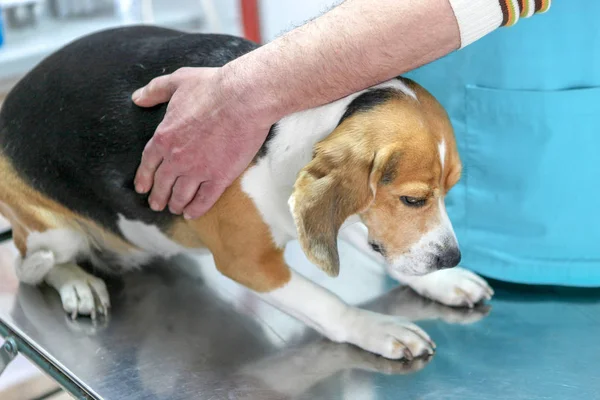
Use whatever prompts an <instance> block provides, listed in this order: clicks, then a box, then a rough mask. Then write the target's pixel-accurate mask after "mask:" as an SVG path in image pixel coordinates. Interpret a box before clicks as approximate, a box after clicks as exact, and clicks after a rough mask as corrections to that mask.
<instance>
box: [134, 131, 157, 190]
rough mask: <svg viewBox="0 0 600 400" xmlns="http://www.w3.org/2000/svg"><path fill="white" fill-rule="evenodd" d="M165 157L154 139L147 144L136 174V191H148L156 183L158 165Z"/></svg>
mask: <svg viewBox="0 0 600 400" xmlns="http://www.w3.org/2000/svg"><path fill="white" fill-rule="evenodd" d="M162 161H163V157H162V156H161V155H160V152H159V151H158V149H157V146H156V144H155V143H154V141H153V140H152V139H150V141H149V142H148V144H147V145H146V148H145V149H144V152H143V153H142V162H141V163H140V166H139V167H138V169H137V172H136V174H135V180H134V183H135V191H136V192H138V193H140V194H141V193H148V192H149V191H150V189H152V185H153V183H154V174H155V173H156V170H157V169H158V166H159V165H160V164H161V163H162Z"/></svg>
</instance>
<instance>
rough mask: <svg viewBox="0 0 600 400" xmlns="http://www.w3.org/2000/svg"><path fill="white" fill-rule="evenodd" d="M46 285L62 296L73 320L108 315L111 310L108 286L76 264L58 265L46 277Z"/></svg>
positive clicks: (65, 308)
mask: <svg viewBox="0 0 600 400" xmlns="http://www.w3.org/2000/svg"><path fill="white" fill-rule="evenodd" d="M45 281H46V283H48V284H49V285H50V286H52V287H53V288H54V289H56V290H57V291H58V293H59V294H60V298H61V301H62V305H63V308H64V310H65V311H66V312H68V313H69V314H71V317H72V318H76V317H77V316H78V315H90V316H91V317H92V319H95V318H96V314H97V313H99V314H103V315H106V314H107V313H108V309H109V308H110V297H109V295H108V290H107V289H106V284H105V283H104V281H103V280H102V279H100V278H97V277H95V276H93V275H91V274H89V273H87V272H85V271H84V270H83V269H82V268H81V267H80V266H79V265H77V264H74V263H66V264H58V265H55V266H54V268H52V269H51V270H50V271H49V272H48V274H47V275H46V277H45Z"/></svg>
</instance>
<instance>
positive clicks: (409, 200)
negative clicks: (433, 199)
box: [400, 196, 427, 207]
mask: <svg viewBox="0 0 600 400" xmlns="http://www.w3.org/2000/svg"><path fill="white" fill-rule="evenodd" d="M400 201H401V202H402V203H403V204H404V205H406V206H409V207H423V206H424V205H425V202H426V201H427V199H420V198H418V197H409V196H401V197H400Z"/></svg>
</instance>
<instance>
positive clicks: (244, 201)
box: [173, 179, 291, 292]
mask: <svg viewBox="0 0 600 400" xmlns="http://www.w3.org/2000/svg"><path fill="white" fill-rule="evenodd" d="M183 221H184V220H181V222H179V223H178V224H177V225H176V226H175V229H174V231H173V232H174V236H173V238H174V239H177V238H179V240H181V238H182V237H184V238H185V239H184V240H185V242H184V241H180V243H182V244H184V245H185V243H186V242H187V243H203V244H205V245H206V247H208V248H209V249H210V251H211V252H212V254H213V257H214V260H215V264H216V265H217V268H218V269H219V271H221V273H223V274H224V275H226V276H227V277H229V278H231V279H233V280H234V281H236V282H239V283H241V284H242V285H244V286H246V287H248V288H250V289H252V290H254V291H257V292H268V291H271V290H274V289H277V288H278V287H281V286H283V285H285V284H286V283H287V282H288V281H289V280H290V278H291V273H290V270H289V268H288V266H287V265H286V263H285V261H284V258H283V250H282V249H279V248H277V247H276V246H275V244H274V243H273V239H272V237H271V232H270V230H269V227H268V226H267V225H266V224H265V223H264V221H263V219H262V217H261V215H260V213H259V212H258V210H257V209H256V207H255V205H254V203H253V202H252V200H251V199H250V198H249V197H248V195H246V193H244V192H243V191H242V188H241V184H240V180H239V179H238V180H236V181H235V182H234V184H233V185H231V186H230V187H229V188H228V189H227V190H226V191H225V193H224V194H223V195H222V196H221V198H220V199H219V200H218V201H217V203H216V204H215V205H214V206H213V207H212V208H211V209H210V210H209V212H208V213H206V214H205V215H204V216H202V217H200V218H198V219H196V220H191V221H185V225H186V226H184V224H183V223H182V222H183Z"/></svg>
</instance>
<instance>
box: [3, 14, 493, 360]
mask: <svg viewBox="0 0 600 400" xmlns="http://www.w3.org/2000/svg"><path fill="white" fill-rule="evenodd" d="M256 47H257V45H256V44H254V43H252V42H249V41H247V40H244V39H241V38H237V37H232V36H227V35H215V34H186V33H183V32H179V31H175V30H170V29H163V28H158V27H149V26H130V27H124V28H115V29H110V30H106V31H102V32H98V33H94V34H91V35H88V36H86V37H83V38H80V39H78V40H76V41H74V42H72V43H70V44H68V45H67V46H65V47H64V48H62V49H60V50H58V51H57V52H55V53H53V54H52V55H50V56H49V57H48V58H46V59H45V60H43V61H42V62H41V63H40V64H39V65H38V66H37V67H35V68H34V69H33V70H32V71H31V72H30V73H29V74H27V75H26V76H25V77H24V78H23V79H22V80H21V81H20V82H19V83H18V84H17V85H16V86H15V87H14V88H13V90H12V91H11V92H10V93H9V95H8V96H7V98H6V101H5V102H4V104H3V107H2V110H1V112H0V212H1V213H2V214H3V215H4V216H5V217H6V218H8V220H9V221H10V223H11V225H12V229H13V237H14V242H15V244H16V246H17V248H18V250H19V252H20V257H19V258H18V260H17V261H16V272H17V275H18V277H19V279H20V281H21V282H24V283H26V284H40V283H42V282H46V283H47V284H49V285H50V286H52V287H54V288H56V290H57V291H58V292H59V293H60V296H61V300H62V304H63V308H64V309H65V311H67V312H69V313H72V314H73V315H74V316H76V315H78V314H81V315H91V316H92V317H95V316H96V313H106V312H107V310H108V308H109V305H110V303H109V296H108V293H107V290H106V286H105V284H104V282H103V281H102V280H101V279H99V278H98V277H95V276H92V275H90V274H89V273H88V272H85V271H84V270H83V269H82V268H81V267H80V266H79V265H80V264H81V263H83V262H87V263H89V264H91V265H92V266H93V267H94V268H96V269H98V270H103V271H106V272H117V273H118V272H123V271H127V270H130V269H132V268H136V267H139V266H143V265H144V264H146V263H148V262H149V261H150V260H151V259H153V258H155V257H165V258H168V257H171V256H174V255H177V254H181V253H194V252H203V251H204V252H205V251H210V252H211V253H212V256H213V258H214V261H215V264H216V266H217V268H218V270H219V271H220V272H221V273H222V274H224V275H226V276H227V277H229V278H231V279H232V280H234V281H236V282H238V283H240V284H241V285H243V286H245V287H247V288H249V289H251V290H253V291H254V292H256V293H258V294H259V295H260V296H261V297H262V298H263V299H264V300H266V301H267V302H269V303H271V304H273V305H275V306H276V307H278V308H280V309H281V310H283V311H285V312H287V313H288V314H290V315H291V316H293V317H295V318H297V319H299V320H301V321H303V322H304V323H306V324H307V325H308V326H310V327H312V328H314V329H316V330H317V331H319V332H320V333H321V334H323V335H325V336H326V337H327V338H329V339H331V340H332V341H335V342H346V343H351V344H354V345H356V346H358V347H360V348H362V349H365V350H367V351H370V352H373V353H375V354H379V355H382V356H384V357H386V358H390V359H399V358H405V357H406V358H412V357H416V356H419V355H422V354H431V353H433V351H434V348H435V346H434V344H433V342H432V340H431V339H430V338H429V336H428V335H427V334H426V333H425V332H424V331H423V330H421V329H420V328H419V327H417V326H416V325H414V324H412V323H411V322H409V321H408V320H405V319H402V318H399V317H392V316H386V315H381V314H377V313H373V312H369V311H366V310H363V309H360V308H356V307H351V306H349V305H347V304H346V303H344V302H343V301H342V300H341V299H340V298H339V297H337V296H336V295H334V294H333V293H331V292H329V291H327V290H325V289H324V288H322V287H320V286H318V285H317V284H315V283H313V282H311V281H310V280H308V279H306V278H304V277H303V276H301V275H300V274H298V273H296V272H294V271H292V270H290V268H288V266H287V265H286V263H285V261H284V257H283V252H284V247H285V245H286V243H287V242H289V241H290V240H294V239H297V240H298V241H299V243H300V245H301V247H302V249H303V251H304V253H305V254H306V256H307V257H308V259H309V260H310V261H311V262H312V263H314V264H315V265H316V266H317V267H319V268H321V269H322V270H323V271H324V272H325V273H326V274H328V275H330V276H332V277H335V276H336V275H338V273H339V270H340V261H339V255H338V249H337V240H338V234H340V232H341V237H342V239H344V238H345V240H348V241H350V242H352V243H354V244H355V245H356V246H358V247H359V248H360V249H362V250H363V251H364V252H365V253H367V254H369V255H371V256H372V257H375V258H377V259H379V260H382V261H385V264H386V265H387V268H388V271H389V272H390V274H391V275H392V276H393V277H395V278H396V279H398V280H400V281H403V282H405V283H407V284H408V285H410V286H411V287H412V288H413V289H415V291H417V292H418V293H420V294H422V295H424V296H427V297H430V298H432V299H435V300H438V301H440V302H442V303H444V304H447V305H453V306H461V305H469V306H472V305H473V304H475V303H478V302H480V301H483V300H485V299H489V298H490V296H491V295H492V291H491V289H490V288H489V286H488V285H487V283H486V282H485V281H484V280H483V279H481V278H479V277H478V276H476V275H475V274H473V273H471V272H468V271H466V270H463V269H459V268H451V267H454V266H456V265H457V264H458V263H459V261H460V251H459V248H458V243H457V240H456V237H455V235H454V232H453V229H452V225H451V223H450V220H449V219H448V216H447V215H446V211H445V208H444V196H445V195H446V193H447V192H448V190H450V188H452V186H453V185H454V184H456V182H457V181H458V180H459V178H460V175H461V164H460V160H459V155H458V153H457V149H456V144H455V139H454V136H453V131H452V127H451V124H450V122H449V119H448V117H447V115H446V113H445V111H444V110H443V109H442V107H441V106H440V104H439V103H438V102H437V101H436V100H435V99H434V98H433V97H432V96H431V95H430V94H429V93H428V92H427V91H425V90H424V89H423V88H422V87H420V86H419V85H417V84H416V83H414V82H412V81H410V80H408V79H403V78H397V79H392V80H390V81H387V82H384V83H382V84H379V85H376V86H374V87H371V88H369V89H366V90H363V91H360V92H358V93H354V94H352V95H350V96H347V97H345V98H342V99H340V100H338V101H335V102H332V103H330V104H327V105H324V106H322V107H317V108H314V109H309V110H306V111H303V112H298V113H295V114H292V115H289V116H288V117H286V118H284V119H282V120H281V121H279V122H278V123H277V124H275V125H274V126H273V127H272V128H271V130H270V132H269V135H268V137H267V139H266V141H265V143H264V145H263V146H262V148H261V150H260V152H259V154H258V155H257V156H256V159H255V160H254V161H253V163H252V164H251V165H250V166H249V167H248V168H247V170H246V171H245V172H244V173H243V175H242V176H240V177H239V178H238V179H237V180H236V181H235V182H234V183H233V184H232V185H231V186H230V187H229V188H228V189H227V190H226V191H225V193H224V194H223V195H222V197H221V198H220V199H219V201H218V202H217V203H216V204H215V205H214V207H213V208H212V209H211V210H210V211H209V212H208V213H207V214H205V215H204V216H203V217H201V218H198V219H195V220H189V221H188V220H185V219H184V218H182V217H180V216H177V215H172V214H170V213H169V212H167V211H165V212H154V211H152V210H151V209H150V208H149V206H148V205H147V195H140V194H138V193H136V192H135V190H134V187H133V179H134V175H135V172H136V169H137V167H138V165H139V161H140V159H141V154H142V151H143V149H144V146H145V145H146V143H147V142H148V141H149V139H150V138H151V137H152V135H153V133H154V130H155V128H156V127H157V125H158V124H159V122H160V121H161V120H162V118H163V116H164V114H165V111H166V105H161V106H157V107H153V108H149V109H143V108H139V107H136V106H135V105H134V104H133V103H132V101H131V93H132V92H133V91H134V89H136V88H138V87H140V86H143V85H145V84H146V83H148V81H149V80H151V79H152V78H154V77H156V76H158V75H161V74H168V73H172V72H174V71H176V70H177V69H179V68H181V67H184V66H195V67H216V66H222V65H224V64H225V63H227V62H229V61H231V60H233V59H235V58H237V57H239V56H241V55H243V54H245V53H247V52H249V51H251V50H253V49H255V48H256ZM190 101H193V99H190Z"/></svg>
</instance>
